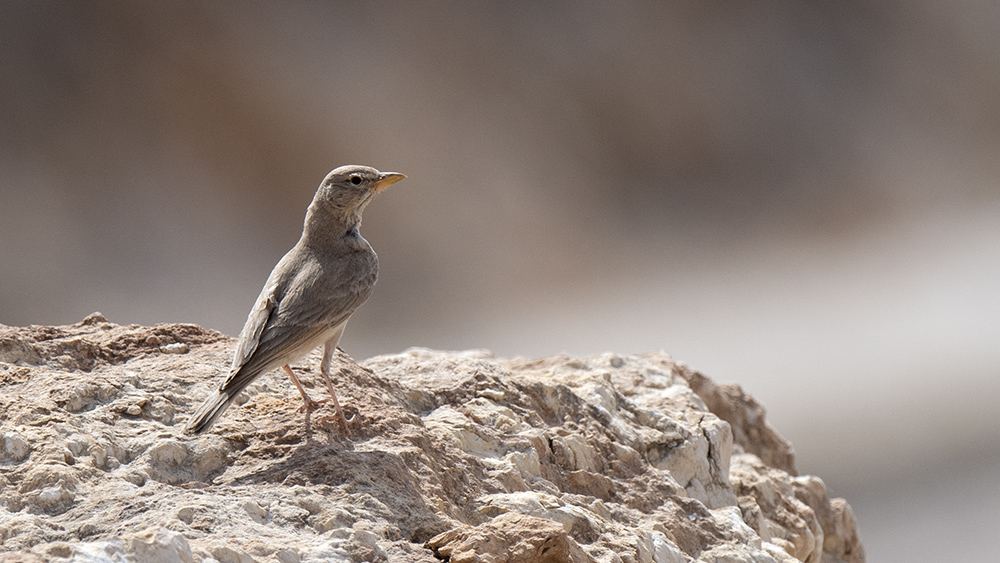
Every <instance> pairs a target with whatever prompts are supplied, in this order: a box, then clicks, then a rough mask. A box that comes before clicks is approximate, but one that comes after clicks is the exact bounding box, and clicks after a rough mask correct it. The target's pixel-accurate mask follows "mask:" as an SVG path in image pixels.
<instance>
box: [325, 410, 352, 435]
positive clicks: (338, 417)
mask: <svg viewBox="0 0 1000 563" xmlns="http://www.w3.org/2000/svg"><path fill="white" fill-rule="evenodd" d="M355 418H357V417H356V416H351V418H347V417H345V416H344V413H342V412H338V413H336V414H334V415H332V416H323V417H320V418H317V419H316V423H317V424H330V423H333V422H336V423H337V424H339V425H340V429H341V430H343V431H344V435H345V436H350V435H351V429H350V426H349V425H350V423H352V422H354V419H355Z"/></svg>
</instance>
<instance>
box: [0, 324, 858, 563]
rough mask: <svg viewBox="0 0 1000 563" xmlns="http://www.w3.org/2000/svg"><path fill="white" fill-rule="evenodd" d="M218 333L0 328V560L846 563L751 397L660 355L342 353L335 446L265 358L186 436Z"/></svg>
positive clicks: (844, 550)
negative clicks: (223, 407)
mask: <svg viewBox="0 0 1000 563" xmlns="http://www.w3.org/2000/svg"><path fill="white" fill-rule="evenodd" d="M234 344H235V343H234V341H233V340H232V339H230V338H227V337H225V336H223V335H221V334H219V333H215V332H212V331H208V330H205V329H202V328H200V327H197V326H194V325H157V326H155V327H141V326H135V325H133V326H119V325H115V324H112V323H110V322H108V321H107V320H106V319H104V318H103V317H102V316H100V315H99V314H94V315H91V316H90V317H88V318H87V319H84V321H83V322H81V323H78V324H76V325H71V326H62V327H40V326H31V327H23V328H15V327H4V326H2V325H0V389H2V393H0V415H2V416H0V420H2V425H0V561H33V562H35V561H37V562H60V561H67V560H72V561H88V562H90V561H92V562H104V561H107V562H112V561H115V562H118V561H129V562H131V561H154V562H155V561H181V562H192V563H201V562H205V563H209V562H240V563H246V562H251V561H257V562H281V563H303V562H311V561H344V562H355V561H403V562H414V563H416V562H425V563H430V562H433V561H439V559H438V558H440V557H444V558H450V559H449V560H450V561H452V562H454V563H457V562H459V561H505V562H510V563H513V562H515V561H523V562H536V561H537V562H541V561H568V562H598V563H619V562H622V563H687V562H691V561H699V562H710V561H712V562H714V561H726V562H742V561H746V562H751V561H753V562H790V561H804V562H805V561H809V562H823V563H838V562H843V563H860V562H863V561H864V551H863V548H862V546H861V543H860V540H859V537H858V532H857V524H856V522H855V520H854V517H853V514H852V512H851V510H850V507H849V506H848V505H847V503H846V502H844V501H843V500H842V499H832V500H831V499H829V498H828V496H827V492H826V487H825V485H823V482H822V481H821V480H820V479H818V478H816V477H812V476H797V475H796V472H795V466H794V455H793V452H792V448H791V445H790V444H788V442H786V441H785V440H783V439H782V438H781V437H780V436H779V435H778V434H777V432H775V431H774V429H772V428H771V427H770V426H769V425H768V424H767V422H766V421H765V419H764V410H763V408H762V407H761V406H760V405H759V404H758V403H756V401H754V400H753V399H752V398H751V397H749V396H747V395H746V394H745V393H743V391H742V390H740V389H739V388H738V387H736V386H722V385H717V384H715V383H714V382H712V381H711V380H709V379H708V378H707V377H705V376H704V375H701V374H699V373H697V372H694V371H692V370H690V369H689V368H687V367H685V366H683V365H680V364H677V363H675V362H674V361H673V360H672V359H671V358H670V357H669V356H667V355H666V354H662V353H657V354H647V355H641V356H620V355H615V354H604V355H599V356H594V357H589V358H572V357H565V356H557V357H550V358H543V359H536V360H524V359H497V358H494V357H493V356H492V355H491V354H490V353H489V352H486V351H465V352H437V351H432V350H425V349H411V350H407V351H405V352H403V353H401V354H394V355H388V356H380V357H376V358H372V359H370V360H368V361H366V362H364V363H363V364H362V365H358V364H356V363H354V362H353V361H352V360H351V359H350V358H348V357H347V356H346V355H343V354H339V353H338V355H337V357H336V358H335V362H334V364H335V365H334V375H335V382H336V385H337V388H338V389H337V391H338V395H340V396H341V402H342V404H343V405H344V408H345V411H346V413H347V415H348V416H351V415H353V416H354V422H353V427H352V435H351V437H350V438H349V439H348V438H345V437H344V436H343V435H342V434H341V433H340V432H339V430H338V428H337V427H336V425H328V424H326V423H323V422H317V421H318V420H320V417H321V415H324V414H329V413H327V412H325V411H320V412H318V413H314V414H313V417H314V418H316V420H312V419H309V420H306V419H305V418H304V415H302V414H300V413H299V412H298V408H299V406H300V399H299V398H298V393H297V392H296V391H295V390H294V388H293V387H292V386H291V384H290V382H288V380H287V379H286V378H285V377H284V375H283V374H282V373H280V372H278V371H275V372H273V373H270V374H266V375H264V376H262V377H260V378H259V379H258V380H257V381H256V382H254V383H253V384H252V385H251V386H250V387H248V388H247V389H246V391H244V394H243V396H242V397H240V398H239V399H238V401H237V403H236V404H235V405H234V406H232V407H231V408H230V409H229V410H228V411H227V412H226V414H225V415H224V416H223V417H222V419H221V420H220V421H219V422H218V423H217V425H216V426H215V427H213V429H212V430H211V431H210V432H209V433H207V434H205V435H203V436H198V437H191V436H187V435H184V434H182V433H181V429H182V427H183V423H184V421H185V420H186V418H187V416H188V415H189V413H190V412H192V411H193V409H194V408H195V407H197V406H198V404H199V403H200V401H201V400H202V399H203V398H204V396H205V395H206V394H207V393H208V392H209V390H210V389H211V388H212V387H214V386H216V385H217V384H218V382H219V380H220V378H221V377H222V376H223V374H224V373H225V372H226V369H227V367H228V364H229V360H230V357H231V354H232V348H233V346H234ZM318 363H319V357H318V354H315V353H314V354H313V355H311V356H309V357H308V358H307V359H305V360H303V362H301V364H300V366H298V367H303V368H306V369H307V370H310V371H312V373H315V370H316V369H317V368H318ZM303 381H304V383H305V384H306V385H315V380H314V378H313V377H312V375H311V374H310V373H306V374H305V375H304V377H303ZM323 393H324V391H323V390H322V388H321V387H320V388H317V389H315V390H314V391H313V394H314V395H317V396H322V395H323Z"/></svg>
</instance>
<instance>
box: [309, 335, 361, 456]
mask: <svg viewBox="0 0 1000 563" xmlns="http://www.w3.org/2000/svg"><path fill="white" fill-rule="evenodd" d="M338 336H339V335H338ZM336 340H339V338H338V339H336ZM336 340H332V341H330V342H327V343H326V346H325V347H324V348H323V362H322V363H320V365H319V371H320V373H322V374H323V380H324V381H326V388H327V389H328V390H329V391H330V399H331V400H332V401H333V408H334V410H335V411H336V413H337V414H336V415H335V418H336V419H337V422H338V423H339V424H340V427H341V428H343V429H344V434H346V435H348V436H349V435H350V434H351V432H350V430H348V428H347V423H349V422H351V421H352V420H354V417H353V416H352V417H351V418H350V419H348V418H347V417H345V416H344V411H343V410H341V408H340V401H338V400H337V392H336V391H334V390H333V381H332V380H331V379H330V360H331V359H333V354H334V353H335V352H336V351H337V343H336ZM331 344H332V345H331ZM320 421H322V419H321V420H320ZM320 421H317V422H320Z"/></svg>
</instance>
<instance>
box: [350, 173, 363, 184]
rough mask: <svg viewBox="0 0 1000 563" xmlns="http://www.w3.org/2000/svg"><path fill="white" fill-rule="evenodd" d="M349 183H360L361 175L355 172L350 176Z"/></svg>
mask: <svg viewBox="0 0 1000 563" xmlns="http://www.w3.org/2000/svg"><path fill="white" fill-rule="evenodd" d="M351 183H352V184H354V185H355V186H357V185H358V184H360V183H361V176H358V175H357V174H355V175H354V176H351Z"/></svg>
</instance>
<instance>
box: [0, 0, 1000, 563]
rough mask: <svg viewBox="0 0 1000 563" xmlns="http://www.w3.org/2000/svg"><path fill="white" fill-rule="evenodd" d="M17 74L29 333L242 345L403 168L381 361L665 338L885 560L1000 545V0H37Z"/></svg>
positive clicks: (18, 288)
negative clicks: (280, 268)
mask: <svg viewBox="0 0 1000 563" xmlns="http://www.w3.org/2000/svg"><path fill="white" fill-rule="evenodd" d="M0 53H2V54H0V77H2V79H0V323H3V324H8V325H26V324H69V323H74V322H77V321H79V320H80V319H82V318H83V317H84V316H86V315H87V314H89V313H91V312H93V311H101V312H103V313H104V314H105V315H106V316H107V317H108V318H109V319H110V320H112V321H114V322H116V323H120V324H129V323H142V324H154V323H161V322H188V323H198V324H201V325H204V326H207V327H211V328H214V329H218V330H221V331H223V332H225V333H227V334H230V335H236V334H238V332H239V330H240V328H241V327H242V324H243V321H244V320H245V318H246V314H247V312H248V311H249V309H250V306H251V305H252V303H253V301H254V299H255V298H256V296H257V293H258V292H259V290H260V288H261V286H262V284H263V282H264V280H265V278H266V277H267V275H268V273H269V272H270V270H271V268H272V266H273V265H274V264H275V263H276V262H277V260H278V259H279V258H280V257H281V256H282V254H284V252H285V251H286V250H288V249H289V248H290V247H291V246H292V245H293V244H294V243H295V241H296V240H297V238H298V236H299V233H300V230H301V225H302V218H303V216H304V213H305V208H306V206H307V205H308V203H309V201H310V199H311V198H312V195H313V193H314V191H315V189H316V186H317V185H318V184H319V182H320V180H322V178H323V176H324V175H325V174H326V173H327V172H328V171H329V170H330V169H332V168H334V167H336V166H338V165H341V164H348V163H357V164H368V165H371V166H375V167H377V168H380V169H382V170H394V171H399V172H404V173H406V174H407V175H409V179H407V180H406V181H405V182H403V183H401V184H398V185H396V186H393V187H392V188H391V189H390V190H388V191H387V192H385V193H384V194H383V195H382V196H380V198H379V199H378V200H376V201H375V203H373V204H372V205H371V206H369V208H368V211H367V213H366V217H365V225H364V229H363V233H364V235H365V236H366V238H368V240H369V241H371V243H372V244H373V246H374V247H375V249H376V250H377V251H378V253H379V256H380V259H381V271H380V279H379V285H378V288H377V290H376V291H375V294H374V296H373V297H372V299H371V300H370V301H369V302H368V304H366V305H365V306H364V308H362V309H361V310H360V311H359V313H358V314H356V315H355V316H354V319H353V320H352V321H351V326H350V328H349V329H348V330H347V333H346V336H345V338H344V340H343V341H342V343H341V345H342V347H343V348H344V349H345V350H346V351H347V352H349V353H350V354H351V355H352V356H354V357H355V358H357V359H359V360H360V359H364V358H367V357H369V356H372V355H376V354H382V353H392V352H398V351H401V350H403V349H404V348H406V347H409V346H428V347H433V348H440V349H465V348H489V349H491V350H493V351H494V352H496V354H498V355H501V356H515V355H517V356H543V355H550V354H556V353H569V354H579V355H587V354H595V353H600V352H605V351H615V352H619V353H633V352H645V351H652V350H659V349H663V350H666V351H667V352H669V353H671V354H672V355H673V356H674V357H675V358H677V359H678V360H681V361H684V362H686V363H687V364H688V365H690V366H692V367H694V368H696V369H698V370H700V371H702V372H704V373H706V374H707V375H709V376H710V377H712V378H713V379H715V380H717V381H723V382H725V381H733V382H738V383H740V384H741V385H743V387H744V388H745V389H746V390H748V391H749V392H750V393H752V394H753V395H754V396H755V397H757V399H759V400H760V401H761V402H762V403H763V404H764V405H766V406H767V408H768V410H769V417H770V419H771V421H772V423H773V424H774V425H775V426H776V427H777V428H778V430H779V431H780V432H781V433H782V434H783V435H784V436H785V437H787V438H789V439H790V440H791V441H792V442H793V443H794V444H795V446H796V450H797V452H798V466H799V470H800V472H802V473H815V474H818V475H820V476H822V477H823V478H824V480H825V481H826V483H827V484H828V486H829V488H830V490H831V494H832V495H836V496H843V497H845V498H847V499H848V501H849V502H850V503H851V505H852V506H853V507H854V509H855V512H856V514H857V517H858V519H859V522H860V526H861V533H862V540H863V542H864V544H865V546H866V548H867V551H868V554H869V560H870V561H880V562H904V561H905V562H912V561H941V560H986V559H988V558H991V557H994V556H995V552H994V551H993V549H995V548H993V547H992V543H993V542H987V541H986V538H987V534H992V533H994V532H995V530H996V529H997V528H998V527H1000V510H997V509H996V504H997V501H1000V409H998V408H997V405H998V402H1000V377H998V376H1000V292H998V282H1000V189H998V181H1000V158H998V149H1000V4H997V3H995V2H991V1H989V0H959V1H954V2H947V3H945V2H932V1H930V0H909V1H906V2H904V1H901V0H896V1H893V0H889V1H886V0H878V1H876V0H848V1H844V2H836V3H821V2H807V3H802V2H798V3H793V2H787V3H783V2H779V3H761V4H757V3H732V4H726V5H720V4H719V3H707V2H685V3H663V2H649V3H638V4H633V3H624V2H617V3H604V2H580V1H573V2H546V3H537V2H504V3H493V4H487V3H467V2H460V1H455V2H433V3H430V2H421V3H410V2H385V3H382V2H380V3H353V2H352V3H325V2H282V3H267V2H253V3H244V2H240V3H236V2H212V3H202V2H169V3H159V2H143V3H140V2H115V1H101V2H75V1H73V2H71V1H66V2H51V1H44V0H42V1H39V0H31V1H16V0H7V1H5V2H3V3H2V4H0ZM987 546H989V547H987Z"/></svg>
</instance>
